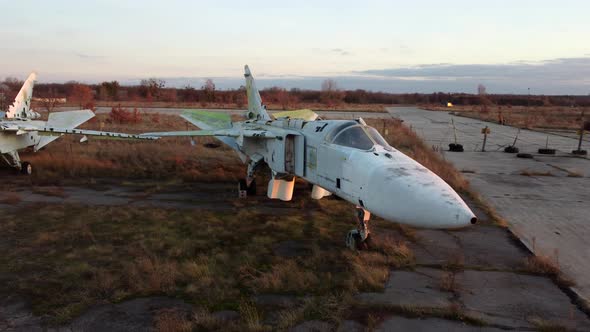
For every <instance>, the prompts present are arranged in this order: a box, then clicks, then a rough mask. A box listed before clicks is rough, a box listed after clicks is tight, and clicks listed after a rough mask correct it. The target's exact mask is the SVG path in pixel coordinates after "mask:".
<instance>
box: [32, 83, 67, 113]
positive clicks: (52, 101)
mask: <svg viewBox="0 0 590 332" xmlns="http://www.w3.org/2000/svg"><path fill="white" fill-rule="evenodd" d="M37 100H38V101H39V102H41V106H43V108H45V110H47V113H51V112H52V111H53V109H54V108H55V106H57V104H59V103H60V100H64V98H58V97H57V94H56V92H55V89H54V88H49V90H48V91H47V93H46V94H44V95H43V96H42V97H40V98H38V99H37Z"/></svg>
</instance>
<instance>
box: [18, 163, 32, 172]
mask: <svg viewBox="0 0 590 332" xmlns="http://www.w3.org/2000/svg"><path fill="white" fill-rule="evenodd" d="M20 172H21V173H22V174H24V175H31V174H33V166H32V165H31V163H29V162H26V161H25V162H23V163H22V164H21V168H20Z"/></svg>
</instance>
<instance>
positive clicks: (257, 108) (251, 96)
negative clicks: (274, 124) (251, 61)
mask: <svg viewBox="0 0 590 332" xmlns="http://www.w3.org/2000/svg"><path fill="white" fill-rule="evenodd" d="M244 77H246V94H247V96H248V114H247V115H246V117H247V118H248V119H250V120H270V115H268V113H267V112H266V108H265V107H264V105H263V104H262V99H261V98H260V93H258V89H256V85H255V84H254V77H252V73H250V68H248V65H246V66H245V67H244Z"/></svg>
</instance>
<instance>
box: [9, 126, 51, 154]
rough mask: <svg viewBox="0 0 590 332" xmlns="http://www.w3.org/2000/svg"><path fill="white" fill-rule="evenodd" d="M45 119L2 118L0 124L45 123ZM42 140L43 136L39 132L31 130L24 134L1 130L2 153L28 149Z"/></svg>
mask: <svg viewBox="0 0 590 332" xmlns="http://www.w3.org/2000/svg"><path fill="white" fill-rule="evenodd" d="M44 124H45V122H44V121H35V120H8V121H6V120H2V121H0V126H2V125H7V126H12V125H17V126H18V125H38V126H42V125H44ZM40 140H41V136H39V134H38V133H37V132H34V131H30V132H25V133H22V134H18V135H17V134H15V133H14V132H3V131H0V153H9V152H13V151H18V150H21V149H26V148H28V147H30V146H35V145H37V144H38V143H39V141H40Z"/></svg>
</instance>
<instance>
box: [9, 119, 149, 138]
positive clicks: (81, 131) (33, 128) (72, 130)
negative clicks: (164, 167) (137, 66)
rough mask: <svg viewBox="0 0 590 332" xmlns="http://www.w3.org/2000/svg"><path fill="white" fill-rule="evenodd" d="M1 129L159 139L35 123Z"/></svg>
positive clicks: (45, 133) (47, 133) (15, 131)
mask: <svg viewBox="0 0 590 332" xmlns="http://www.w3.org/2000/svg"><path fill="white" fill-rule="evenodd" d="M0 131H8V132H14V133H15V134H16V135H23V134H26V133H28V132H32V131H35V132H37V133H39V135H41V136H56V135H57V136H58V137H59V136H61V135H63V134H77V135H86V136H99V137H103V138H115V139H117V138H119V139H151V140H153V139H157V137H150V136H148V137H144V136H141V135H137V134H125V133H117V132H111V131H98V130H87V129H76V128H57V127H49V126H35V125H30V124H27V125H23V126H21V125H16V124H12V123H11V124H0Z"/></svg>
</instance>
